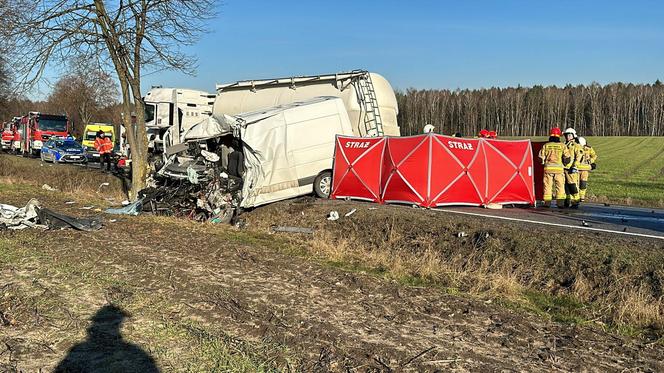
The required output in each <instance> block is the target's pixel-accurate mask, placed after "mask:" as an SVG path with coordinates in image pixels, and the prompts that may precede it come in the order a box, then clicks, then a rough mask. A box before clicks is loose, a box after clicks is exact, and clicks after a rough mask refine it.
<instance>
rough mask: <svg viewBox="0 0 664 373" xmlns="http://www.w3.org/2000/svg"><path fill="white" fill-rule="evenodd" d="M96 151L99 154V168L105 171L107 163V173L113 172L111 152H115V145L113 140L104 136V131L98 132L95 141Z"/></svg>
mask: <svg viewBox="0 0 664 373" xmlns="http://www.w3.org/2000/svg"><path fill="white" fill-rule="evenodd" d="M94 145H95V149H97V151H98V152H99V168H100V169H102V170H103V169H104V162H106V171H109V172H110V171H111V152H113V143H112V142H111V139H110V138H108V137H106V135H104V132H103V131H97V138H96V139H95V144H94Z"/></svg>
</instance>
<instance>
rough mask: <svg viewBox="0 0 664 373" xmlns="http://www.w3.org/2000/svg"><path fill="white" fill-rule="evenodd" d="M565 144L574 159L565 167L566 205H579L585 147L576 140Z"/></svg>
mask: <svg viewBox="0 0 664 373" xmlns="http://www.w3.org/2000/svg"><path fill="white" fill-rule="evenodd" d="M565 146H566V147H567V149H568V150H569V153H570V157H572V161H571V162H570V164H569V167H567V168H565V189H566V191H567V198H566V202H565V205H568V204H571V205H572V207H577V206H579V200H580V196H579V165H580V164H581V158H583V148H582V147H581V145H579V144H578V143H577V142H576V140H571V141H568V142H567V143H566V144H565Z"/></svg>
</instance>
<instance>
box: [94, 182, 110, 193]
mask: <svg viewBox="0 0 664 373" xmlns="http://www.w3.org/2000/svg"><path fill="white" fill-rule="evenodd" d="M109 185H110V184H109V183H101V184H99V188H97V193H99V192H100V191H101V188H102V187H105V186H109Z"/></svg>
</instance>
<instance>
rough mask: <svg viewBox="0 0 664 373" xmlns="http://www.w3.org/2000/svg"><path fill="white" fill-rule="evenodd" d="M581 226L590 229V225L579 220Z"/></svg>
mask: <svg viewBox="0 0 664 373" xmlns="http://www.w3.org/2000/svg"><path fill="white" fill-rule="evenodd" d="M581 225H583V226H584V227H590V224H588V223H587V222H586V221H585V220H581Z"/></svg>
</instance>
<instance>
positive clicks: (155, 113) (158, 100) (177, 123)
mask: <svg viewBox="0 0 664 373" xmlns="http://www.w3.org/2000/svg"><path fill="white" fill-rule="evenodd" d="M214 99H215V95H214V94H211V93H208V92H204V91H198V90H194V89H181V88H162V87H152V89H150V91H149V92H148V93H147V94H146V95H145V97H144V101H145V127H146V132H147V136H148V148H149V149H150V151H151V152H153V153H161V152H163V149H164V137H166V136H167V131H169V130H170V131H171V132H170V133H171V134H172V136H174V137H177V138H179V136H180V135H181V134H182V133H184V132H185V131H186V130H188V129H189V128H190V127H191V126H193V125H194V124H196V123H198V122H200V121H201V120H203V119H205V118H206V117H209V116H210V115H212V105H213V104H214ZM176 134H177V135H176Z"/></svg>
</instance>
